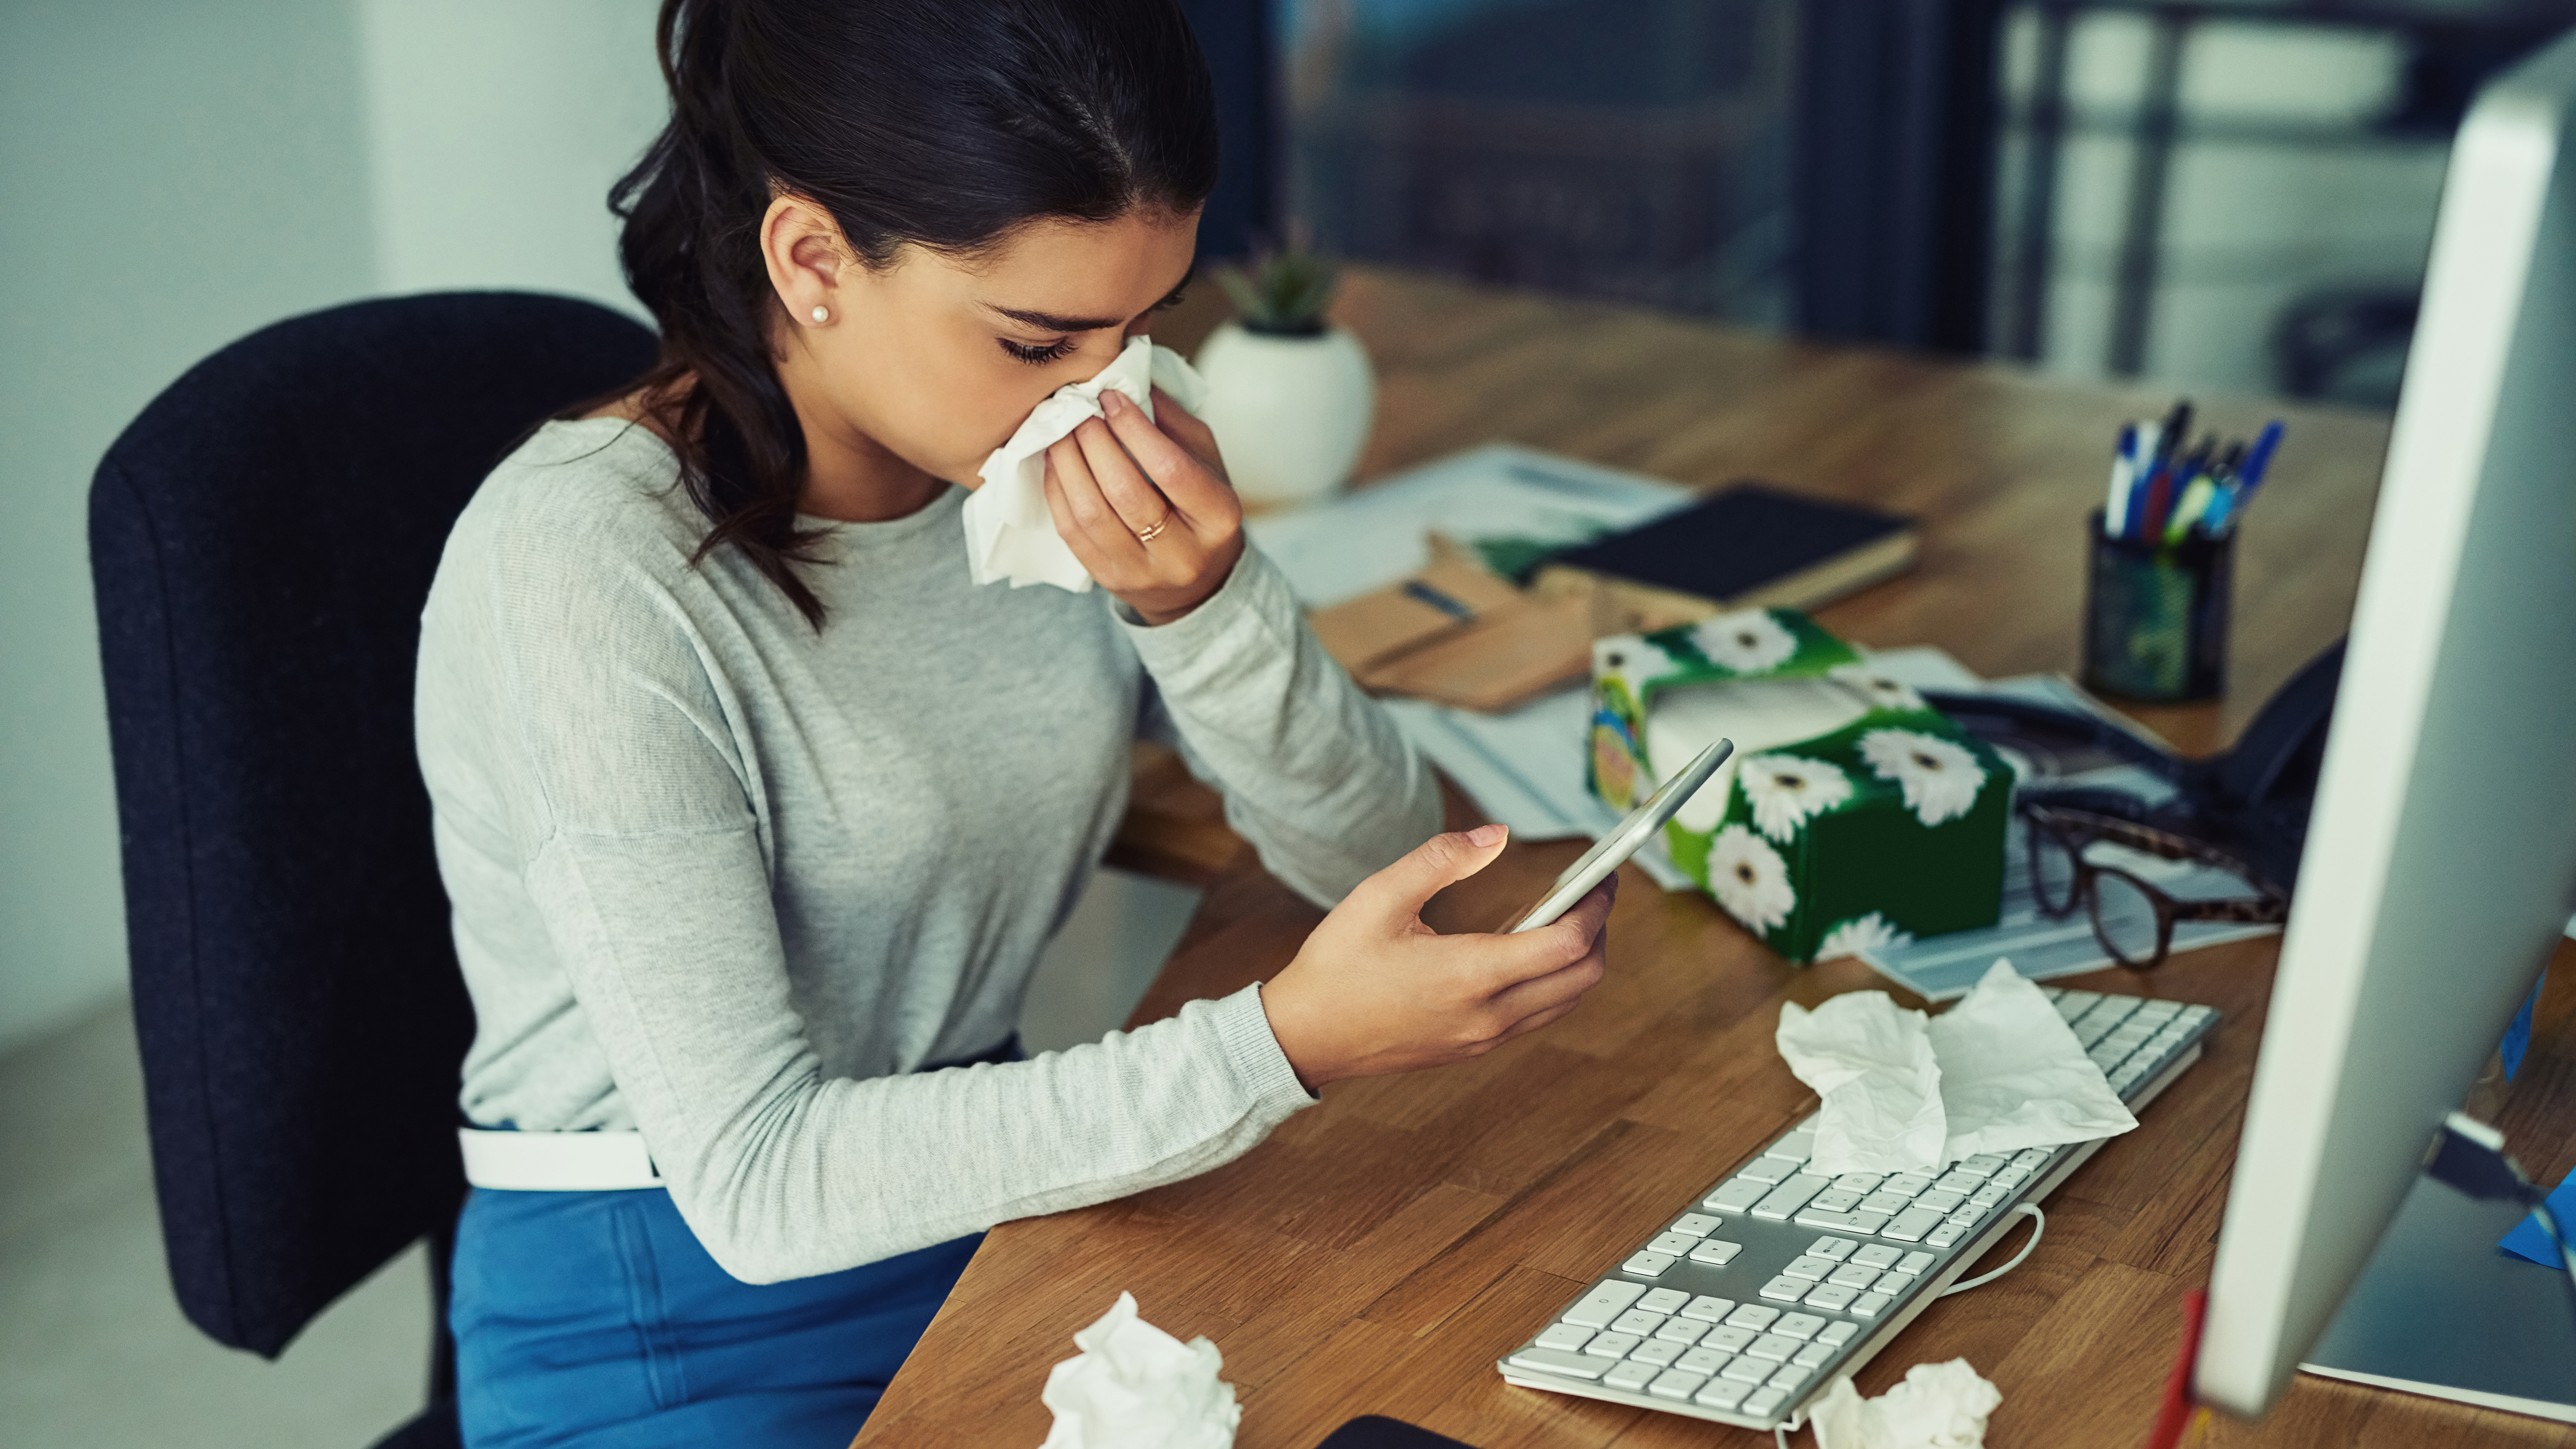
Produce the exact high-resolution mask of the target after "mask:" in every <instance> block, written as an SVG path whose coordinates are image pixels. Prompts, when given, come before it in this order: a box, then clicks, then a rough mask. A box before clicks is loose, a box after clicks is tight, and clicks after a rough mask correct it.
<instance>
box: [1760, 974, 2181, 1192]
mask: <svg viewBox="0 0 2576 1449" xmlns="http://www.w3.org/2000/svg"><path fill="white" fill-rule="evenodd" d="M1775 1039H1776V1040H1777V1041H1778V1043H1779V1047H1780V1055H1781V1057H1782V1058H1783V1059H1785V1060H1786V1061H1787V1062H1788V1063H1789V1070H1790V1071H1792V1072H1795V1073H1796V1074H1797V1076H1798V1080H1800V1081H1802V1082H1805V1083H1806V1084H1807V1085H1808V1086H1810V1087H1813V1088H1815V1089H1816V1094H1817V1095H1818V1096H1820V1097H1822V1098H1823V1099H1824V1106H1823V1109H1822V1110H1821V1111H1820V1112H1818V1113H1817V1120H1816V1146H1815V1151H1814V1155H1813V1157H1812V1159H1811V1160H1810V1166H1809V1170H1810V1171H1813V1172H1815V1173H1818V1174H1820V1175H1822V1176H1826V1177H1839V1176H1841V1175H1842V1174H1844V1173H1846V1172H1920V1171H1924V1170H1927V1169H1931V1168H1936V1167H1939V1166H1940V1165H1941V1164H1943V1163H1946V1162H1955V1161H1957V1160H1959V1159H1960V1158H1962V1157H1974V1156H1976V1155H1977V1154H1978V1153H1981V1152H2018V1151H2020V1150H2021V1149H2023V1148H2025V1147H2054V1146H2057V1145H2058V1144H2059V1143H2063V1142H2085V1141H2090V1140H2091V1139H2093V1138H2096V1137H2115V1136H2118V1135H2119V1134H2120V1133H2123V1132H2126V1131H2128V1130H2130V1129H2131V1128H2133V1127H2135V1126H2137V1125H2138V1119H2137V1118H2135V1117H2133V1116H2130V1115H2129V1109H2128V1108H2126V1107H2124V1106H2122V1105H2120V1099H2119V1097H2118V1095H2117V1094H2115V1093H2114V1092H2112V1090H2111V1084H2110V1083H2109V1082H2108V1081H2105V1080H2104V1079H2103V1076H2102V1069H2101V1068H2100V1067H2097V1066H2095V1065H2094V1064H2093V1062H2092V1060H2091V1059H2090V1058H2089V1057H2087V1056H2085V1054H2084V1046H2083V1043H2081V1042H2079V1041H2077V1040H2076V1039H2075V1033H2074V1032H2073V1031H2071V1030H2069V1029H2068V1027H2067V1025H2066V1022H2065V1020H2064V1019H2063V1018H2061V1017H2060V1016H2058V1014H2057V1008H2056V1007H2054V1006H2052V1005H2050V1004H2049V1000H2048V998H2047V997H2046V996H2045V995H2042V994H2041V992H2040V989H2039V988H2038V987H2037V986H2034V985H2032V984H2031V983H2030V982H2029V981H2027V980H2025V979H2024V978H2023V977H2022V975H2021V973H2020V972H2018V971H2015V970H2013V969H2012V963H2011V962H2010V961H2003V960H1998V961H1996V962H1995V964H1994V965H1993V966H1991V967H1988V968H1987V970H1986V975H1985V979H1984V980H1982V981H1980V982H1978V983H1977V989H1976V990H1974V991H1971V992H1969V993H1968V996H1967V999H1966V1000H1964V1001H1961V1002H1960V1003H1959V1004H1958V1005H1956V1006H1954V1007H1952V1008H1950V1009H1949V1010H1948V1011H1947V1012H1944V1013H1942V1014H1941V1015H1940V1016H1936V1017H1933V1018H1931V1019H1930V1020H1929V1021H1928V1022H1927V1021H1926V1020H1925V1019H1924V1016H1923V1013H1921V1012H1919V1011H1903V1010H1900V1009H1898V1007H1897V1005H1896V1003H1895V1002H1893V1001H1891V1000H1889V999H1888V996H1887V993H1886V992H1884V991H1855V992H1848V993H1846V994H1844V995H1841V996H1837V997H1835V998H1834V999H1833V1000H1831V1001H1828V1002H1826V1003H1825V1004H1824V1005H1823V1006H1821V1007H1818V1008H1817V1009H1816V1010H1815V1011H1813V1012H1809V1011H1807V1010H1806V1009H1805V1008H1803V1007H1800V1006H1798V1005H1797V1004H1796V1003H1794V1002H1792V1003H1789V1004H1787V1005H1784V1006H1782V1007H1781V1008H1780V1027H1779V1030H1778V1032H1777V1033H1776V1034H1775Z"/></svg>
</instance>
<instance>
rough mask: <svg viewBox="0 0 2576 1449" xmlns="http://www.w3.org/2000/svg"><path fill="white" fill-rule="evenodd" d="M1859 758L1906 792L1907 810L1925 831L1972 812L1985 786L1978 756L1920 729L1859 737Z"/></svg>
mask: <svg viewBox="0 0 2576 1449" xmlns="http://www.w3.org/2000/svg"><path fill="white" fill-rule="evenodd" d="M1860 757H1861V758H1862V759H1864V760H1867V761H1869V767H1870V768H1871V769H1872V770H1875V771H1877V772H1878V777H1879V778H1880V779H1882V780H1889V781H1893V782H1895V784H1896V785H1897V786H1898V787H1900V788H1901V789H1903V790H1904V792H1905V808H1906V809H1908V810H1911V811H1913V812H1914V818H1915V819H1917V820H1920V821H1922V822H1923V823H1924V825H1925V826H1926V827H1929V826H1934V825H1938V824H1940V823H1941V822H1943V821H1945V820H1956V819H1958V818H1959V817H1960V816H1962V815H1965V814H1967V813H1968V811H1969V810H1970V809H1972V808H1974V807H1975V805H1976V803H1977V792H1978V791H1979V790H1982V789H1984V788H1985V786H1986V771H1985V767H1984V766H1982V765H1980V764H1978V763H1977V757H1976V756H1975V755H1972V754H1970V753H1968V751H1967V750H1965V749H1963V748H1961V747H1960V746H1958V745H1956V744H1953V743H1952V742H1950V741H1948V740H1945V739H1942V738H1940V737H1938V736H1936V735H1927V734H1923V733H1921V732H1920V731H1916V730H1871V731H1870V732H1869V733H1868V734H1865V735H1862V736H1861V737H1860Z"/></svg>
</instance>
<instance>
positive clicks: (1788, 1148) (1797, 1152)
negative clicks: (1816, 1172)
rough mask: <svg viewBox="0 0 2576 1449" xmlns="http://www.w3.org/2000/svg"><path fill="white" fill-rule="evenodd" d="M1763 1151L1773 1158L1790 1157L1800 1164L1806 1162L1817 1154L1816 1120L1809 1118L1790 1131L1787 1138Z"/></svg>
mask: <svg viewBox="0 0 2576 1449" xmlns="http://www.w3.org/2000/svg"><path fill="white" fill-rule="evenodd" d="M1762 1150H1763V1151H1764V1152H1766V1153H1769V1154H1770V1155H1771V1156H1773V1157H1790V1158H1795V1159H1797V1160H1798V1161H1800V1162H1804V1161H1806V1160H1807V1159H1808V1158H1810V1157H1812V1156H1814V1155H1815V1152H1816V1123H1815V1119H1814V1118H1809V1119H1808V1120H1806V1121H1804V1122H1801V1123H1799V1124H1798V1125H1797V1126H1796V1127H1793V1128H1791V1129H1790V1130H1789V1134H1788V1135H1787V1136H1785V1137H1782V1138H1781V1139H1780V1140H1779V1141H1777V1142H1774V1143H1772V1144H1771V1145H1770V1146H1768V1147H1765V1148H1763V1149H1762Z"/></svg>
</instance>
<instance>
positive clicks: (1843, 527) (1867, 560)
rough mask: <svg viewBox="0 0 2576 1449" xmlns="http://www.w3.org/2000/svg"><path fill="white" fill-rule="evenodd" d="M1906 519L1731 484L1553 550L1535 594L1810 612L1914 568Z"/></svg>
mask: <svg viewBox="0 0 2576 1449" xmlns="http://www.w3.org/2000/svg"><path fill="white" fill-rule="evenodd" d="M1919 546H1920V539H1919V536H1918V535H1917V534H1916V532H1915V528H1914V521H1913V520H1912V519H1909V518H1905V517H1903V516H1901V515H1898V514H1893V513H1883V512H1880V511H1879V510H1877V509H1875V508H1861V507H1856V506H1854V505H1851V504H1848V503H1827V502H1823V501H1821V500H1818V499H1813V498H1803V497H1800V496H1798V495H1797V494H1794V493H1786V492H1783V491H1781V490H1779V489H1777V488H1771V487H1767V486H1765V485H1763V484H1760V483H1738V484H1735V485H1733V486H1731V487H1729V488H1726V489H1724V490H1722V491H1720V492H1718V493H1716V494H1714V495H1712V496H1710V497H1709V498H1708V499H1707V500H1705V501H1704V502H1701V503H1698V504H1695V505H1693V506H1691V507H1689V508H1685V509H1683V510H1681V511H1680V512H1678V513H1672V514H1667V515H1665V516H1664V517H1662V518H1658V519H1655V520H1653V521H1651V522H1649V523H1645V524H1641V525H1639V526H1638V527H1636V528H1632V529H1629V530H1628V531H1626V532H1624V533H1615V534H1612V535H1610V536H1609V537H1607V538H1602V539H1597V540H1595V541H1593V542H1591V543H1586V544H1580V545H1577V546H1576V547H1573V548H1569V549H1566V550H1564V551H1563V552H1561V553H1558V554H1555V555H1553V556H1552V557H1551V558H1550V559H1549V560H1548V561H1547V563H1546V564H1545V565H1544V566H1542V567H1541V569H1540V570H1539V574H1538V577H1537V579H1536V580H1535V581H1534V587H1535V589H1536V591H1537V592H1538V593H1540V594H1541V595H1553V594H1563V593H1568V592H1579V591H1582V590H1584V589H1601V590H1607V591H1609V592H1612V593H1615V594H1617V595H1619V596H1620V602H1621V604H1622V605H1623V606H1624V607H1623V608H1622V609H1620V612H1624V613H1626V614H1628V615H1630V616H1632V617H1642V618H1648V619H1659V620H1674V621H1679V620H1687V619H1695V618H1703V617H1706V616H1707V615H1709V614H1711V613H1715V612H1720V611H1724V610H1731V609H1753V608H1790V609H1813V608H1816V607H1818V606H1820V605H1823V604H1826V603H1829V602H1831V601H1832V600H1834V599H1838V598H1841V597H1842V596H1843V595H1845V594H1849V593H1853V592H1856V591H1858V590H1860V589H1863V588H1866V587H1868V586H1869V585H1871V584H1874V583H1877V582H1878V581H1880V580H1881V579H1886V578H1892V577H1894V576H1895V575H1897V574H1900V573H1903V572H1905V571H1906V570H1907V569H1909V568H1912V567H1913V566H1914V560H1915V557H1916V554H1917V552H1918V551H1919Z"/></svg>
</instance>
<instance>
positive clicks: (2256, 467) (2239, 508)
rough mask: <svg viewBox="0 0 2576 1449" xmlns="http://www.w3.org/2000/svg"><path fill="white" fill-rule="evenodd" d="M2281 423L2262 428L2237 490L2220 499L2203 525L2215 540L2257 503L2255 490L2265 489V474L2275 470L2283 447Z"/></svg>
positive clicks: (2238, 474) (2248, 454)
mask: <svg viewBox="0 0 2576 1449" xmlns="http://www.w3.org/2000/svg"><path fill="white" fill-rule="evenodd" d="M2281 433H2282V427H2281V420H2280V419H2279V418H2274V419H2273V420H2272V421H2270V422H2268V423H2265V424H2264V425H2263V431H2262V433H2261V434H2260V435H2258V436H2257V437H2256V438H2255V439H2254V446H2253V447H2251V448H2249V449H2247V450H2246V453H2245V463H2244V466H2243V467H2241V468H2239V469H2237V471H2236V486H2235V487H2233V488H2230V489H2228V490H2227V491H2226V492H2225V493H2224V494H2222V495H2220V496H2219V498H2218V499H2217V500H2216V502H2215V503H2214V504H2213V505H2212V506H2211V508H2210V511H2209V517H2208V518H2207V520H2205V521H2204V522H2203V524H2202V527H2203V529H2204V530H2206V531H2207V532H2208V533H2209V534H2211V535H2212V536H2213V537H2214V536H2216V535H2218V534H2221V533H2224V532H2226V531H2227V530H2228V529H2230V528H2233V527H2235V526H2236V515H2238V514H2240V513H2242V512H2244V511H2245V505H2246V504H2248V503H2250V502H2252V501H2253V499H2254V490H2255V489H2257V488H2259V487H2261V486H2262V485H2263V474H2264V472H2265V470H2267V469H2269V468H2270V467H2271V466H2272V454H2273V452H2274V450H2276V449H2278V448H2279V447H2280V446H2281Z"/></svg>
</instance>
